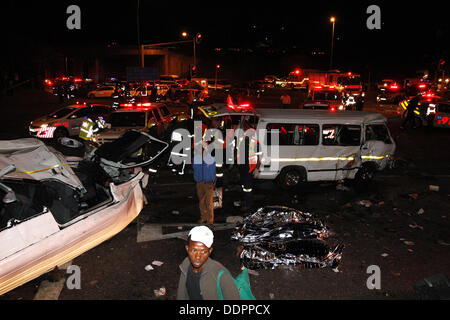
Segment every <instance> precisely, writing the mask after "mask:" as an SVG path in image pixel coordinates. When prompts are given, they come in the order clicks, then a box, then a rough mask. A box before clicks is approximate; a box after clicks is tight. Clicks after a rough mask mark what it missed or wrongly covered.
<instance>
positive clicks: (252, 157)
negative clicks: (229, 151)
mask: <svg viewBox="0 0 450 320" xmlns="http://www.w3.org/2000/svg"><path fill="white" fill-rule="evenodd" d="M248 130H251V131H252V135H251V139H250V143H249V147H248V165H249V170H248V172H252V171H253V170H255V169H256V167H257V165H258V157H259V156H260V155H261V154H262V152H259V151H258V139H257V138H256V130H255V129H248ZM239 140H240V141H239V143H238V147H237V156H238V164H243V162H244V161H241V160H240V159H239V157H240V149H241V148H244V149H245V137H241V138H239ZM245 160H247V159H245ZM245 163H247V161H245Z"/></svg>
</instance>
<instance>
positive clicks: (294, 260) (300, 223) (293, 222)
mask: <svg viewBox="0 0 450 320" xmlns="http://www.w3.org/2000/svg"><path fill="white" fill-rule="evenodd" d="M328 236H329V231H328V229H327V227H326V225H325V224H324V223H323V222H322V221H321V220H319V219H316V218H314V217H313V216H312V215H311V214H310V213H305V212H301V211H299V210H296V209H292V208H287V207H282V206H268V207H263V208H260V209H258V210H257V211H256V212H255V213H253V214H250V215H248V216H246V217H245V218H244V220H243V224H242V225H240V226H239V227H237V228H236V230H235V231H234V232H233V235H232V239H233V240H237V241H239V244H240V245H241V246H242V247H243V250H242V252H241V254H240V258H241V261H242V263H243V264H244V266H245V267H247V268H249V269H253V270H255V269H275V268H278V267H286V266H288V267H289V266H295V267H301V268H325V267H331V268H336V267H337V266H338V265H339V263H340V261H341V258H342V251H343V248H344V247H343V245H337V246H336V247H335V248H334V249H333V250H331V249H330V248H329V246H328V245H327V244H326V243H325V241H323V240H324V239H326V238H328Z"/></svg>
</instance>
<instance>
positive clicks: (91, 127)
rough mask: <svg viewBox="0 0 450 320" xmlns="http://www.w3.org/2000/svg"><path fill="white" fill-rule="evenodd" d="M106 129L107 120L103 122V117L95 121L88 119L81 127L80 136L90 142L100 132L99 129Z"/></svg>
mask: <svg viewBox="0 0 450 320" xmlns="http://www.w3.org/2000/svg"><path fill="white" fill-rule="evenodd" d="M104 128H105V120H103V118H102V117H99V118H98V119H97V120H95V121H94V120H92V119H90V118H86V119H84V121H83V123H82V125H81V128H80V134H79V135H78V136H79V137H80V138H81V139H83V140H90V139H91V138H92V136H93V135H94V133H96V132H98V130H99V129H104Z"/></svg>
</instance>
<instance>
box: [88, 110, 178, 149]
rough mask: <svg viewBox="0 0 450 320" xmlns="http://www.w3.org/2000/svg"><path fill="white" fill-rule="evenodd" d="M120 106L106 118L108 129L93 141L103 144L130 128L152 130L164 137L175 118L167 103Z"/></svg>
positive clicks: (157, 135) (155, 134)
mask: <svg viewBox="0 0 450 320" xmlns="http://www.w3.org/2000/svg"><path fill="white" fill-rule="evenodd" d="M130 105H131V106H130V107H128V106H127V107H125V108H120V109H118V110H117V111H114V112H112V113H111V115H110V116H109V117H108V118H107V119H106V129H105V130H103V131H100V132H99V133H98V134H96V135H94V136H93V138H92V141H94V142H96V143H98V144H103V143H105V142H111V141H114V140H116V139H117V138H119V137H120V136H122V135H123V134H124V133H125V132H126V131H128V130H132V129H133V130H139V131H143V132H150V133H151V134H152V135H154V136H155V137H159V138H162V137H163V136H164V133H165V130H166V129H167V128H168V127H169V125H170V124H171V122H172V120H173V115H172V113H171V112H170V111H169V109H168V108H167V106H166V104H164V103H158V102H147V103H143V104H142V105H141V106H134V105H132V104H130Z"/></svg>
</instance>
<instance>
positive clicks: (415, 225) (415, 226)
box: [409, 223, 423, 231]
mask: <svg viewBox="0 0 450 320" xmlns="http://www.w3.org/2000/svg"><path fill="white" fill-rule="evenodd" d="M409 227H410V228H413V229H416V228H419V229H420V230H422V231H423V227H422V226H419V225H418V224H417V223H414V224H410V225H409Z"/></svg>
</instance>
